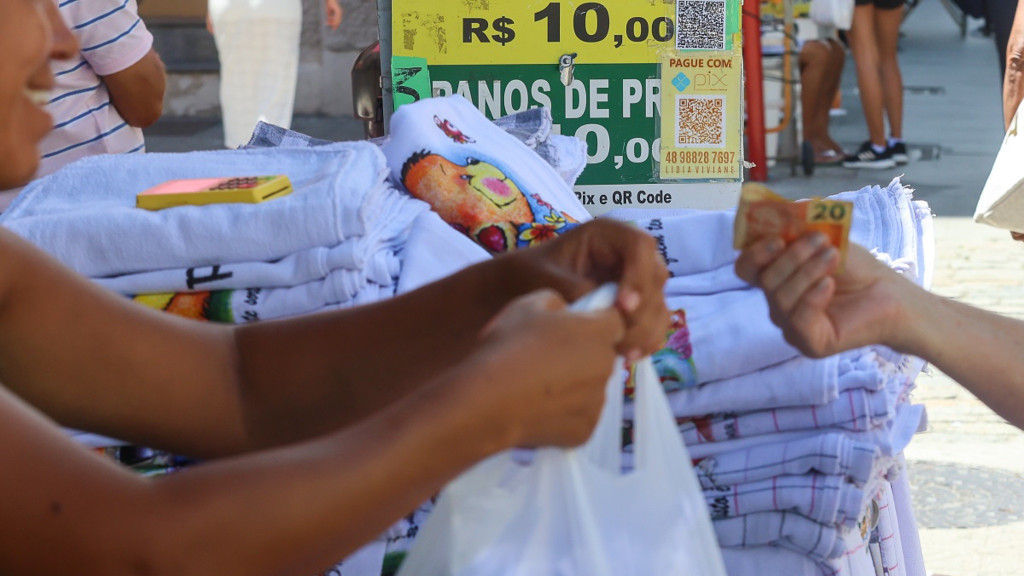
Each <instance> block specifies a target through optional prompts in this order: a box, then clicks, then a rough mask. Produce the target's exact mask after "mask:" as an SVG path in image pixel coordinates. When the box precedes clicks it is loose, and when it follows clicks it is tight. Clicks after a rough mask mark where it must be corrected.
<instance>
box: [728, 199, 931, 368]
mask: <svg viewBox="0 0 1024 576" xmlns="http://www.w3.org/2000/svg"><path fill="white" fill-rule="evenodd" d="M814 202H817V201H805V202H790V201H788V200H785V199H782V198H780V197H778V196H775V195H774V194H771V193H770V192H768V194H765V193H764V190H744V198H743V199H741V201H740V208H739V210H738V211H737V216H736V219H737V222H736V229H735V231H736V236H735V243H736V245H737V246H739V247H741V248H742V249H743V251H742V253H741V254H740V256H739V258H738V259H737V260H736V274H737V275H738V276H739V277H740V278H742V279H743V280H746V281H747V282H749V283H751V284H753V285H755V286H758V287H760V288H761V289H763V290H764V294H765V297H766V298H767V299H768V305H769V308H770V309H771V317H772V321H773V322H775V323H776V324H778V325H779V327H780V328H782V333H783V335H784V336H785V337H786V341H788V342H789V343H790V344H792V345H794V346H796V347H797V348H799V349H800V351H801V352H803V353H804V354H806V355H808V356H812V357H822V356H828V355H831V354H835V353H837V352H840V351H843V350H848V349H850V348H856V347H860V346H866V345H869V344H886V345H889V346H891V347H894V348H897V349H899V348H901V347H903V346H904V344H905V339H906V332H904V331H901V329H902V328H904V327H905V318H904V316H905V311H906V309H907V307H908V305H914V303H916V301H917V300H919V299H920V298H919V296H917V294H918V293H920V292H921V291H920V289H918V288H917V286H916V285H914V284H913V283H911V282H908V281H907V280H906V279H904V278H902V277H900V276H899V275H898V274H896V273H895V272H893V271H892V270H891V269H890V268H889V267H888V266H885V265H884V264H882V263H880V262H879V261H878V260H877V259H875V257H874V256H872V255H871V254H870V253H869V252H868V251H867V250H865V249H864V248H862V247H860V246H858V245H856V244H853V245H850V244H849V238H848V236H849V210H847V212H846V214H845V216H844V217H843V218H840V217H839V212H838V211H836V212H835V216H836V217H835V218H833V219H831V220H830V219H828V218H826V219H824V220H823V221H822V220H813V219H812V220H810V221H809V220H808V219H807V215H808V214H812V215H813V213H814V211H815V210H825V211H826V212H827V211H828V210H829V209H830V208H831V206H830V205H829V204H825V205H824V208H819V207H817V205H815V204H814ZM847 208H848V207H847ZM741 218H742V221H741ZM844 251H845V252H847V253H846V254H845V257H846V258H845V268H844V270H843V272H842V274H839V273H838V270H839V265H840V259H841V258H842V257H843V256H844ZM908 303H909V304H908Z"/></svg>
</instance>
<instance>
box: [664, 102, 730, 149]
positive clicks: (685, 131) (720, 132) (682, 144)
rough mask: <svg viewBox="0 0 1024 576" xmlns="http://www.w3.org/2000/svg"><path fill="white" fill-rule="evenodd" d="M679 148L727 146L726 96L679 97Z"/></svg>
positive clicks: (677, 115) (677, 110)
mask: <svg viewBox="0 0 1024 576" xmlns="http://www.w3.org/2000/svg"><path fill="white" fill-rule="evenodd" d="M675 145H676V147H677V148H697V147H700V148H724V147H725V97H724V96H678V97H677V98H676V140H675Z"/></svg>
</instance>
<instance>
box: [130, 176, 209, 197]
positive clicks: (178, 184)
mask: <svg viewBox="0 0 1024 576" xmlns="http://www.w3.org/2000/svg"><path fill="white" fill-rule="evenodd" d="M223 181H224V178H194V179H191V180H171V181H169V182H164V183H163V184H160V185H158V186H154V187H152V188H150V189H149V190H146V191H145V192H143V193H142V194H145V195H147V196H149V195H157V194H178V193H181V192H202V191H203V190H208V189H210V188H213V187H214V186H217V185H218V184H220V183H221V182H223ZM140 195H141V194H140Z"/></svg>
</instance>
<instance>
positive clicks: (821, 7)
mask: <svg viewBox="0 0 1024 576" xmlns="http://www.w3.org/2000/svg"><path fill="white" fill-rule="evenodd" d="M853 5H854V0H811V20H813V21H814V23H815V24H817V25H819V26H828V27H831V28H837V29H839V30H849V29H850V25H851V24H852V23H853Z"/></svg>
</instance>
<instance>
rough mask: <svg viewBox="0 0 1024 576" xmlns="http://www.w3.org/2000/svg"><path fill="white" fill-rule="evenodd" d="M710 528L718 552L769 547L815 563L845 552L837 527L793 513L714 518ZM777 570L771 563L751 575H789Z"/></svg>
mask: <svg viewBox="0 0 1024 576" xmlns="http://www.w3.org/2000/svg"><path fill="white" fill-rule="evenodd" d="M713 525H714V527H715V535H716V536H718V544H719V546H721V547H722V548H734V549H735V548H744V549H747V548H753V547H756V546H768V545H773V546H778V547H779V548H785V549H787V550H792V551H794V552H797V553H799V554H801V555H804V556H805V557H807V558H809V559H812V560H815V561H819V560H825V559H827V558H838V557H840V556H842V555H843V553H844V552H846V549H845V544H846V543H845V542H844V541H843V539H842V538H840V537H839V528H838V527H836V526H827V525H825V524H822V523H820V522H815V521H814V520H811V519H809V518H806V517H804V516H801V515H800V514H796V513H793V512H755V513H751V514H746V515H744V516H740V517H734V518H722V519H717V518H716V519H715V520H714V523H713ZM777 570H778V566H776V565H775V563H774V562H773V563H771V564H762V565H761V567H760V570H759V571H758V572H753V573H752V574H780V575H782V574H785V575H786V576H789V574H790V572H789V571H785V572H779V571H777ZM742 573H747V574H751V573H750V572H741V574H742ZM814 573H815V574H817V571H815V572H814ZM729 574H730V576H733V575H734V574H736V573H735V572H732V571H730V572H729ZM865 576H866V575H865Z"/></svg>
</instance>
